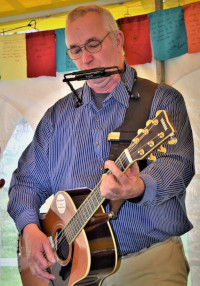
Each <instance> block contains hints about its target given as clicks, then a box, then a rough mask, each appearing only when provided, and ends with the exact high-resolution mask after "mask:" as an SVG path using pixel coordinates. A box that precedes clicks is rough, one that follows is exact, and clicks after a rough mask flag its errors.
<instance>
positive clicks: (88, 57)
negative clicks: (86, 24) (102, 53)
mask: <svg viewBox="0 0 200 286" xmlns="http://www.w3.org/2000/svg"><path fill="white" fill-rule="evenodd" d="M92 59H93V55H92V54H91V53H89V52H88V51H87V50H86V48H85V47H83V48H82V61H83V62H84V63H89V62H90V61H91V60H92Z"/></svg>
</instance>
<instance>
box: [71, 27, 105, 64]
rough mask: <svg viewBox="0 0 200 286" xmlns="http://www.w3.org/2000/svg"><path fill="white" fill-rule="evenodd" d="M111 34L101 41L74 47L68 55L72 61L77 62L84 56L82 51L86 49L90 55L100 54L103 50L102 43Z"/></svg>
mask: <svg viewBox="0 0 200 286" xmlns="http://www.w3.org/2000/svg"><path fill="white" fill-rule="evenodd" d="M110 33H111V31H110V32H108V33H107V34H106V35H105V37H104V38H103V39H102V40H101V41H99V40H89V41H88V42H87V43H86V44H85V45H82V46H75V47H72V48H71V49H68V50H67V52H66V54H67V55H68V56H69V57H70V58H71V59H72V60H77V59H78V58H80V57H81V56H82V54H83V51H82V49H83V48H85V49H86V51H88V52H89V53H92V54H93V53H98V52H100V51H101V49H102V43H103V41H104V40H105V39H106V37H107V36H108V35H109V34H110Z"/></svg>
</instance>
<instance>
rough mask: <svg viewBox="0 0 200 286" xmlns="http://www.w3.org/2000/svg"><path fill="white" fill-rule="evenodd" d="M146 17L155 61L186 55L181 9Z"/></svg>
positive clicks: (184, 30) (158, 12)
mask: <svg viewBox="0 0 200 286" xmlns="http://www.w3.org/2000/svg"><path fill="white" fill-rule="evenodd" d="M148 16H149V23H150V32H151V40H152V45H153V52H154V58H155V59H157V60H160V61H165V60H167V59H170V58H174V57H178V56H180V55H183V54H186V53H187V51H188V48H187V35H186V28H185V22H184V15H183V9H182V7H177V8H172V9H167V10H160V11H156V12H153V13H150V14H148Z"/></svg>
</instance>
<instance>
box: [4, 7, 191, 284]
mask: <svg viewBox="0 0 200 286" xmlns="http://www.w3.org/2000/svg"><path fill="white" fill-rule="evenodd" d="M123 43H124V38H123V33H122V32H121V31H120V30H118V28H117V25H116V23H115V21H114V19H113V18H112V16H111V14H110V13H109V12H108V11H106V10H105V9H103V8H101V7H99V6H95V5H89V6H82V7H79V8H77V9H75V10H74V11H71V13H69V15H68V18H67V22H66V44H67V47H68V55H69V56H70V57H71V59H72V60H73V61H74V63H75V64H76V65H77V67H78V68H79V69H80V70H89V69H93V68H99V67H111V66H118V68H119V69H122V70H123V71H124V77H125V80H126V83H127V85H128V88H129V90H131V89H132V86H133V83H134V79H135V73H134V70H133V69H132V68H131V67H129V66H128V65H127V64H126V63H125V60H124V53H123ZM79 94H80V96H81V100H82V105H81V106H80V107H78V108H76V107H75V104H74V97H73V96H72V94H69V95H68V96H67V97H65V98H63V99H61V100H59V101H58V102H57V103H56V104H55V105H54V106H53V107H52V108H50V109H49V110H48V111H47V112H46V114H45V115H44V117H43V118H42V120H41V122H40V123H39V125H38V127H37V130H36V133H35V136H34V138H33V141H32V143H31V144H30V145H29V146H28V148H27V149H26V150H25V152H24V153H23V155H22V157H21V158H20V160H19V166H18V169H17V170H16V171H15V172H14V174H13V178H12V181H11V185H10V192H9V196H10V201H9V205H8V211H9V213H10V215H11V216H12V217H13V219H14V220H15V222H16V226H17V228H18V230H19V232H20V233H23V238H24V241H25V247H26V252H27V256H28V259H29V264H30V269H31V271H32V273H33V275H35V276H37V277H39V278H42V279H43V280H45V281H47V282H49V280H51V279H52V280H53V279H55V277H54V275H53V274H50V273H48V272H47V271H46V269H47V268H48V267H50V266H51V265H52V264H53V263H55V262H56V258H55V256H54V254H53V251H52V249H51V246H50V243H49V240H48V238H47V237H46V235H45V234H44V233H42V232H41V231H40V230H39V219H38V212H39V208H40V206H41V205H42V204H43V203H44V202H45V200H46V199H47V198H48V197H49V196H50V195H51V194H56V193H57V192H58V191H59V190H67V189H72V188H78V187H83V186H87V187H89V188H94V187H95V185H96V184H97V182H98V181H99V180H100V178H101V176H102V174H103V173H104V172H105V170H104V168H103V167H105V169H109V170H110V171H111V173H112V174H108V175H105V176H104V177H103V181H102V184H101V188H100V189H101V194H102V196H103V197H105V198H106V199H110V200H117V199H125V200H126V201H125V203H124V204H123V205H122V207H121V209H120V212H119V216H118V219H117V220H115V221H111V225H112V228H113V231H114V234H115V239H116V242H117V247H118V253H119V255H120V256H121V257H122V259H121V265H120V267H119V270H118V271H117V272H116V273H115V274H113V275H111V276H110V277H108V278H106V279H105V280H104V282H103V284H102V285H103V286H105V285H109V286H110V285H115V286H116V285H126V286H127V285H148V286H149V285H159V286H160V285H186V284H187V275H188V271H189V268H188V264H187V261H186V259H185V256H184V253H183V251H182V244H181V241H180V239H179V236H180V235H182V234H184V233H186V232H187V231H189V230H190V229H191V228H192V225H191V223H190V222H189V220H188V218H187V215H186V211H185V202H184V200H185V195H186V187H187V186H188V184H189V183H190V181H191V179H192V177H193V175H194V166H193V140H192V131H191V127H190V123H189V119H188V115H187V111H186V107H185V103H184V100H183V98H182V96H181V94H180V93H179V92H178V91H176V90H174V89H173V88H171V87H169V86H166V85H162V86H160V87H158V88H157V89H156V92H155V95H154V97H153V100H152V104H151V109H150V115H149V117H150V118H151V119H152V118H154V117H155V114H156V111H157V110H167V111H168V112H169V114H170V117H171V119H172V122H173V123H174V125H175V126H176V129H177V139H178V143H177V145H175V146H170V147H169V148H168V150H167V152H166V153H165V154H160V155H157V157H158V158H157V161H156V162H152V163H151V162H150V161H147V166H146V167H145V168H144V169H143V170H142V171H139V168H138V165H137V163H134V164H133V165H132V166H131V167H130V168H129V169H128V170H127V171H126V172H125V173H123V172H122V171H121V170H120V169H119V168H118V167H117V166H116V165H115V163H114V162H113V161H111V160H107V159H108V156H109V152H110V142H108V141H107V136H108V133H109V132H112V131H114V130H115V129H116V128H118V127H119V126H120V125H121V124H122V123H123V121H124V117H125V113H126V111H127V108H128V106H129V100H130V95H129V92H128V91H127V88H126V86H125V85H124V83H123V82H122V80H121V77H120V76H119V74H115V75H111V76H109V77H102V78H96V79H91V80H88V81H87V83H86V84H85V85H84V87H83V89H82V91H80V90H79ZM142 96H145V95H142ZM132 120H133V121H134V114H133V119H132ZM106 210H108V206H107V207H106ZM108 211H109V210H108Z"/></svg>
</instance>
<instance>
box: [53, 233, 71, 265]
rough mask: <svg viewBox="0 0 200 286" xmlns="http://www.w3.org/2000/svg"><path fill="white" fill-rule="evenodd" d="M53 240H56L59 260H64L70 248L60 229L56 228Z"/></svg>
mask: <svg viewBox="0 0 200 286" xmlns="http://www.w3.org/2000/svg"><path fill="white" fill-rule="evenodd" d="M55 241H56V244H55V247H56V252H57V255H58V257H59V258H60V259H61V260H66V259H67V258H68V256H69V251H70V249H69V244H68V242H67V239H66V237H65V234H64V232H63V230H62V229H59V230H57V232H56V239H55Z"/></svg>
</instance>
